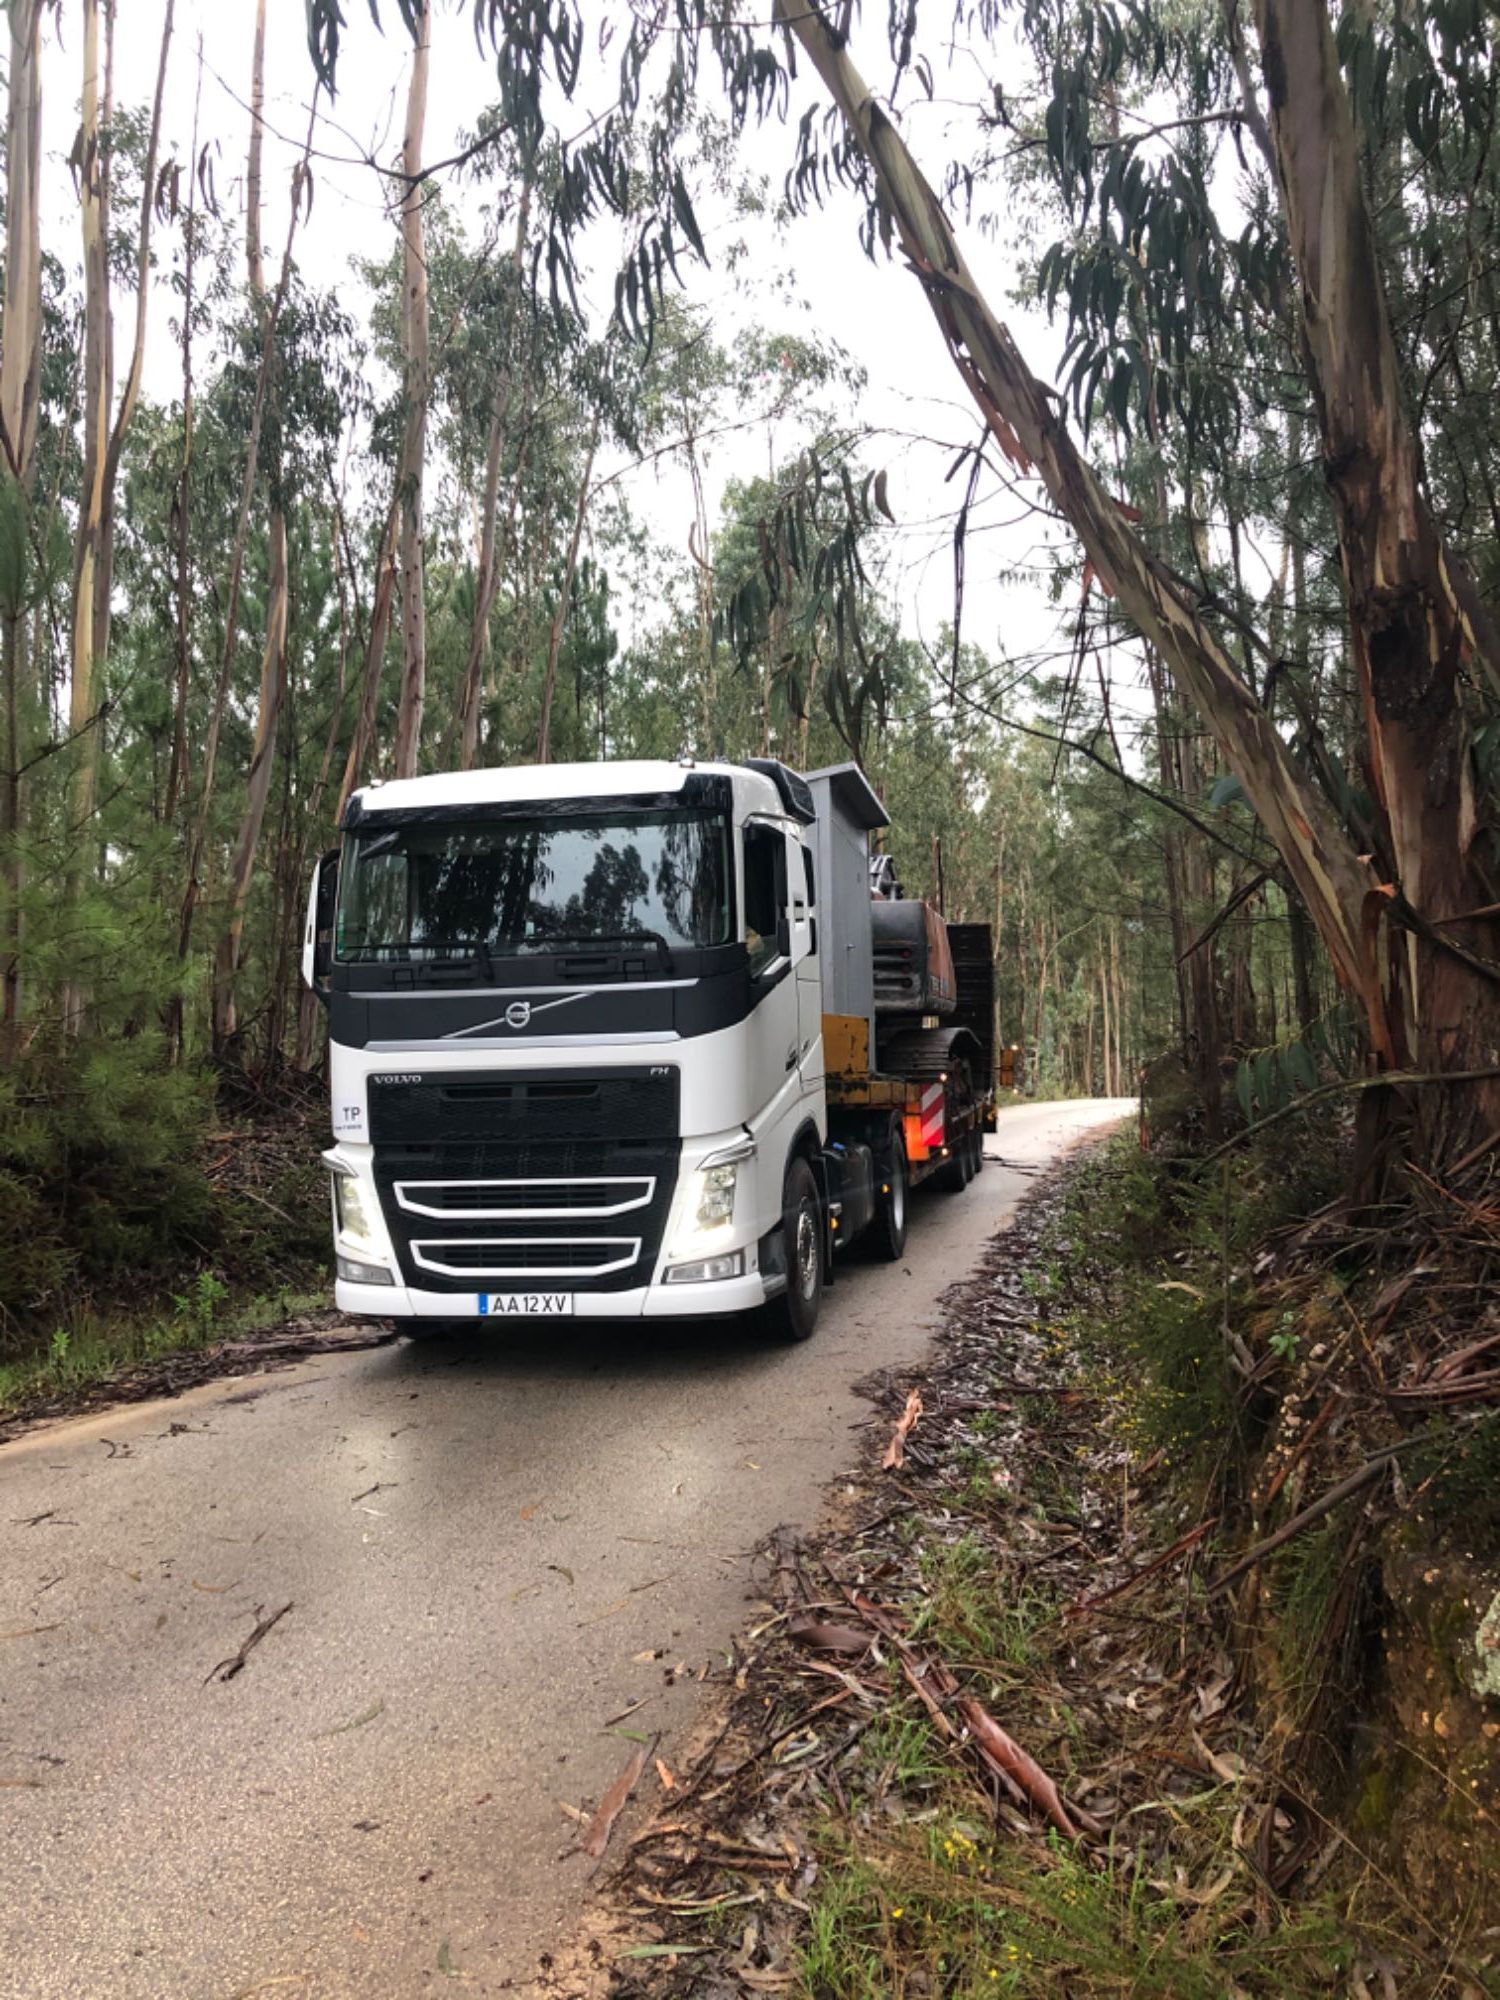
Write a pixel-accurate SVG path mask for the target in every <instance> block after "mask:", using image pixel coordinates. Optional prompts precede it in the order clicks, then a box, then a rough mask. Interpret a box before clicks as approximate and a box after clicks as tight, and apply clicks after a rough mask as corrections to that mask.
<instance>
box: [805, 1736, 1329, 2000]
mask: <svg viewBox="0 0 1500 2000" xmlns="http://www.w3.org/2000/svg"><path fill="white" fill-rule="evenodd" d="M933 1754H934V1758H935V1759H936V1758H937V1757H939V1756H940V1753H939V1752H936V1751H934V1753H933ZM944 1803H945V1805H946V1804H951V1803H952V1802H948V1801H945V1802H944ZM820 1845H821V1846H822V1849H823V1865H822V1875H821V1885H820V1891H819V1894H818V1897H817V1901H816V1904H815V1906H814V1910H813V1916H812V1921H811V1926H810V1931H809V1935H808V1937H807V1939H806V1942H805V1944H804V1947H803V1952H802V1960H801V1967H800V1975H799V1986H800V1990H801V1992H802V1994H803V1995H805V1996H806V2000H871V1996H872V1995H875V1994H880V1995H882V1996H889V2000H907V1996H911V2000H917V1996H919V1995H921V1996H928V1995H932V1994H937V1993H941V1994H943V1995H945V1996H948V2000H980V1996H984V1995H990V1994H1012V1995H1024V1996H1027V2000H1031V1996H1037V2000H1042V1996H1053V1995H1057V1994H1060V1993H1065V1994H1067V1995H1069V1996H1072V2000H1108V1996H1126V1995H1129V1996H1131V2000H1230V1997H1231V1996H1243V1997H1244V2000H1249V1996H1254V1997H1255V2000H1276V1996H1282V1995H1285V1996H1288V2000H1313V1996H1315V1995H1324V1994H1328V1993H1330V1992H1338V1991H1344V1990H1347V1989H1346V1987H1345V1985H1344V1981H1345V1979H1346V1977H1347V1974H1348V1970H1349V1966H1350V1962H1351V1959H1352V1956H1353V1952H1352V1948H1351V1946H1350V1943H1349V1935H1350V1933H1349V1923H1348V1918H1347V1914H1346V1912H1345V1910H1344V1909H1342V1908H1339V1907H1336V1906H1335V1905H1333V1904H1332V1903H1330V1902H1322V1903H1318V1904H1316V1905H1313V1906H1310V1907H1304V1908H1300V1909H1297V1910H1292V1911H1288V1912H1285V1913H1283V1916H1282V1918H1281V1921H1280V1922H1278V1924H1277V1925H1276V1927H1275V1929H1274V1931H1271V1932H1270V1933H1269V1934H1267V1933H1264V1932H1262V1931H1260V1930H1258V1929H1257V1927H1256V1925H1255V1924H1254V1922H1253V1920H1252V1919H1251V1918H1250V1916H1249V1915H1248V1914H1245V1915H1243V1916H1239V1915H1237V1916H1235V1917H1233V1918H1232V1919H1231V1920H1229V1921H1228V1922H1226V1921H1225V1920H1224V1918H1223V1917H1222V1915H1221V1913H1220V1912H1219V1910H1218V1909H1217V1908H1216V1906H1215V1903H1216V1899H1214V1898H1213V1897H1212V1896H1211V1895H1209V1891H1210V1890H1211V1889H1212V1888H1213V1886H1214V1885H1213V1884H1209V1885H1208V1886H1207V1889H1205V1890H1204V1891H1203V1892H1201V1893H1203V1894H1205V1896H1208V1900H1205V1901H1204V1902H1201V1903H1197V1904H1195V1903H1194V1902H1193V1900H1192V1898H1191V1896H1181V1895H1174V1894H1165V1895H1164V1894H1163V1893H1162V1890H1163V1887H1165V1886H1167V1885H1164V1884H1160V1883H1154V1882H1152V1881H1150V1880H1148V1879H1146V1877H1145V1876H1144V1875H1143V1874H1142V1872H1141V1871H1140V1870H1138V1869H1136V1868H1133V1867H1131V1866H1129V1865H1125V1866H1120V1867H1115V1868H1109V1867H1101V1866H1098V1865H1096V1864H1094V1863H1092V1862H1090V1861H1087V1860H1082V1859H1080V1858H1078V1857H1077V1856H1076V1855H1074V1854H1073V1853H1071V1852H1070V1851H1069V1850H1068V1849H1067V1848H1066V1847H1065V1846H1064V1845H1063V1844H1062V1843H1061V1842H1059V1841H1056V1840H1054V1841H1053V1842H1052V1843H1051V1844H1050V1845H1049V1848H1048V1850H1047V1853H1046V1856H1045V1859H1044V1860H1043V1861H1042V1862H1041V1864H1040V1865H1039V1864H1038V1861H1037V1858H1036V1855H1035V1851H1034V1850H1032V1849H1019V1848H1017V1846H1016V1844H1015V1842H1014V1841H1012V1840H1009V1839H1006V1838H1003V1837H1002V1838H1000V1839H996V1838H994V1837H993V1835H992V1834H991V1833H990V1832H989V1831H988V1830H987V1829H986V1828H985V1827H984V1826H983V1825H982V1824H981V1823H980V1822H979V1821H977V1820H976V1819H975V1818H974V1817H973V1815H972V1811H970V1812H967V1813H965V1812H953V1811H950V1810H941V1809H940V1810H938V1811H937V1812H936V1813H935V1814H934V1817H933V1818H932V1820H931V1822H930V1823H929V1824H928V1825H927V1826H926V1827H925V1828H921V1829H917V1828H910V1827H909V1828H906V1829H904V1830H903V1831H902V1832H901V1833H899V1834H897V1835H894V1836H886V1837H881V1836H878V1835H859V1834H856V1833H855V1832H853V1831H852V1828H851V1822H850V1821H848V1820H843V1819H841V1820H839V1821H838V1822H836V1823H833V1822H830V1823H829V1824H828V1825H826V1826H825V1827H824V1828H823V1829H822V1833H821V1841H820ZM1221 1893H1222V1892H1221Z"/></svg>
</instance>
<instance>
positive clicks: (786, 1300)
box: [765, 1160, 823, 1340]
mask: <svg viewBox="0 0 1500 2000" xmlns="http://www.w3.org/2000/svg"><path fill="white" fill-rule="evenodd" d="M781 1241H782V1251H783V1262H784V1264H785V1268H786V1290H785V1291H784V1292H783V1293H782V1294H781V1296H780V1298H777V1299H772V1300H771V1301H770V1303H769V1304H768V1305H767V1306H766V1309H765V1324H766V1330H767V1332H768V1333H770V1334H771V1335H773V1337H774V1338H775V1339H777V1340H808V1339H810V1338H811V1336H812V1332H813V1329H814V1328H815V1327H816V1326H817V1324H818V1311H819V1308H820V1307H821V1306H822V1303H823V1206H822V1203H821V1202H820V1201H819V1199H818V1184H817V1182H816V1181H815V1180H814V1179H813V1170H812V1168H811V1167H810V1166H809V1165H808V1164H807V1162H806V1160H793V1161H792V1164H791V1165H790V1166H789V1167H788V1168H787V1172H786V1182H785V1185H784V1186H783V1188H782V1193H781Z"/></svg>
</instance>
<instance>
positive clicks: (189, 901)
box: [168, 91, 318, 1054]
mask: <svg viewBox="0 0 1500 2000" xmlns="http://www.w3.org/2000/svg"><path fill="white" fill-rule="evenodd" d="M317 113H318V94H317V92H316V91H314V92H313V102H312V108H311V110H310V111H309V113H308V122H307V138H306V141H305V142H304V145H303V149H302V165H301V170H300V171H299V177H298V180H297V182H296V184H295V186H294V191H293V196H292V206H291V214H290V215H289V217H288V218H287V228H286V237H285V240H284V242H283V244H282V251H281V275H280V277H279V278H278V279H277V281H276V291H275V293H274V295H273V296H272V299H271V303H270V307H269V309H268V311H267V312H266V313H265V315H264V319H263V322H262V334H261V348H260V366H259V368H258V369H257V371H256V377H255V395H254V399H253V401H252V403H251V407H250V436H249V439H248V440H247V442H246V446H245V465H244V470H243V472H242V473H241V475H240V496H239V506H238V510H237V512H236V515H235V523H234V542H233V544H232V546H231V549H230V556H229V582H228V587H227V589H226V592H225V603H224V643H223V648H222V650H221V652H220V655H219V672H218V678H217V680H216V682H215V685H214V694H213V704H212V707H211V708H210V710H209V717H208V730H207V733H206V735H205V738H204V745H203V777H202V780H201V783H200V786H199V792H198V809H197V811H196V812H195V814H194V815H193V829H192V834H191V837H190V839H189V842H188V852H187V867H186V879H185V881H184V883H183V891H182V905H181V910H180V913H179V916H178V925H177V956H178V958H179V959H180V960H186V958H187V955H188V953H189V952H190V951H191V949H192V944H193V924H194V919H195V917H196V915H197V909H198V899H199V897H200V895H201V894H202V890H203V867H204V857H205V854H206V852H207V847H208V831H209V824H210V821H211V819H212V816H213V803H214V781H215V778H216V776H217V772H218V761H219V740H220V737H221V736H222V734H223V729H224V716H225V713H226V711H227V709H228V706H229V690H230V683H231V680H232V678H233V673H234V662H235V655H236V653H237V651H238V641H239V607H240V590H241V587H242V585H243V583H244V576H245V544H246V542H247V540H248V539H249V533H250V510H251V506H252V504H253V502H254V499H255V488H256V482H257V480H258V478H259V475H260V440H261V433H262V431H263V430H264V428H265V419H266V402H267V398H268V395H269V392H270V384H271V373H272V369H273V366H274V363H275V358H276V328H277V325H278V324H279V322H280V319H281V313H282V308H283V307H284V306H285V304H286V295H287V290H288V288H289V286H290V284H291V279H292V247H293V245H294V244H295V242H296V240H297V225H298V223H299V222H300V220H301V217H302V199H301V194H302V180H301V174H302V173H305V171H306V166H307V158H308V154H309V152H310V151H311V148H312V138H313V133H314V131H315V130H316V129H317V128H316V119H317ZM272 559H273V565H274V550H273V552H272ZM168 1025H169V1030H170V1033H171V1037H172V1040H173V1042H174V1044H175V1046H176V1049H177V1052H178V1053H179V1054H180V1053H181V1050H182V1045H183V1012H182V996H181V994H180V993H179V994H177V995H175V996H174V998H173V1000H172V1002H171V1004H170V1006H169V1009H168Z"/></svg>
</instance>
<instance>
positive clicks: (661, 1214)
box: [370, 1068, 681, 1292]
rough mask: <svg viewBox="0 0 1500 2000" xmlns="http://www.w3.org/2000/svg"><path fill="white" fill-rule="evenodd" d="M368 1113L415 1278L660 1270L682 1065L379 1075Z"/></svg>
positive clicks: (403, 1259) (612, 1276)
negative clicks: (385, 1078)
mask: <svg viewBox="0 0 1500 2000" xmlns="http://www.w3.org/2000/svg"><path fill="white" fill-rule="evenodd" d="M370 1124H371V1136H372V1137H373V1139H374V1150H375V1161H374V1164H375V1182H376V1187H377V1189H378V1191H379V1194H380V1204H381V1208H382V1210H383V1212H384V1215H385V1219H386V1224H387V1227H388V1228H389V1229H390V1232H391V1238H392V1241H393V1243H394V1245H395V1249H396V1254H397V1258H398V1260H399V1262H400V1265H401V1273H402V1276H403V1278H404V1279H405V1280H406V1282H407V1283H408V1284H411V1285H414V1286H417V1287H418V1288H420V1289H422V1290H424V1291H435V1292H444V1291H448V1292H474V1291H478V1290H491V1289H494V1288H496V1287H497V1286H499V1287H502V1288H503V1286H504V1285H505V1283H506V1281H507V1280H508V1279H511V1278H514V1279H515V1280H516V1281H517V1282H518V1283H519V1282H521V1281H524V1280H535V1279H538V1278H543V1277H545V1278H546V1279H547V1281H548V1283H549V1285H551V1286H552V1288H553V1289H554V1290H561V1291H572V1290H578V1291H625V1290H629V1289H631V1288H632V1287H635V1286H639V1285H644V1284H647V1283H648V1282H649V1281H650V1278H651V1275H652V1273H653V1271H654V1269H655V1265H656V1259H657V1255H658V1252H659V1250H660V1248H661V1239H662V1232H663V1231H664V1229H665V1228H666V1222H667V1213H668V1210H669V1208H670V1206H671V1201H672V1190H673V1188H674V1187H675V1185H676V1182H677V1165H678V1158H679V1155H680V1152H681V1141H680V1139H679V1138H678V1073H677V1071H676V1069H675V1068H665V1069H663V1068H653V1069H651V1070H647V1069H624V1070H609V1071H604V1072H594V1073H592V1074H580V1073H579V1072H577V1071H573V1070H562V1071H559V1070H548V1071H544V1072H529V1073H510V1074H504V1073H501V1074H496V1073H494V1072H478V1071H463V1072H458V1073H455V1072H452V1071H448V1072H440V1073H438V1074H435V1075H428V1076H421V1077H410V1076H403V1077H402V1078H400V1080H399V1081H393V1082H391V1083H389V1084H386V1085H380V1084H379V1082H378V1079H373V1078H372V1080H371V1087H370Z"/></svg>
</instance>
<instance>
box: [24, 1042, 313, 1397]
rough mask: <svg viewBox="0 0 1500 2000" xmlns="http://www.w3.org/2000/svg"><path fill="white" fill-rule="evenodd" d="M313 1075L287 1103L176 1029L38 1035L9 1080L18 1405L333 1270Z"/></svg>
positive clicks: (139, 1358)
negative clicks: (182, 1047)
mask: <svg viewBox="0 0 1500 2000" xmlns="http://www.w3.org/2000/svg"><path fill="white" fill-rule="evenodd" d="M320 1109H321V1105H320V1104H319V1103H318V1102H317V1101H316V1100H314V1098H313V1096H312V1093H311V1090H310V1088H309V1086H308V1085H307V1083H306V1081H305V1080H302V1079H291V1080H289V1081H287V1082H285V1083H284V1084H283V1085H282V1086H281V1087H280V1089H279V1092H278V1093H277V1094H276V1095H275V1096H274V1098H267V1097H265V1096H262V1097H260V1098H254V1097H252V1096H251V1095H250V1094H249V1092H248V1089H247V1086H246V1084H245V1080H244V1079H242V1078H239V1077H236V1076H230V1075H228V1074H226V1075H225V1076H224V1077H218V1076H216V1075H214V1074H213V1073H212V1072H211V1071H210V1070H209V1069H207V1068H206V1067H204V1066H203V1065H201V1064H200V1065H194V1064H192V1063H185V1064H181V1065H173V1064H172V1063H171V1062H169V1061H168V1059H167V1054H166V1050H165V1048H164V1046H163V1043H162V1038H161V1036H160V1035H159V1034H158V1033H155V1032H147V1031H145V1030H142V1031H141V1032H139V1033H138V1034H135V1035H133V1036H131V1037H129V1038H127V1039H123V1040H122V1039H110V1040H104V1039H102V1038H98V1037H94V1038H90V1037H83V1038H80V1039H79V1040H78V1041H76V1042H74V1043H70V1044H66V1045H62V1046H43V1045H41V1044H38V1045H36V1046H34V1047H32V1048H30V1049H28V1050H27V1051H25V1052H24V1053H23V1054H22V1055H21V1056H20V1057H18V1059H17V1060H16V1062H15V1063H14V1064H13V1066H11V1067H10V1068H9V1069H8V1070H7V1071H6V1072H5V1074H4V1076H3V1077H0V1407H3V1408H11V1409H13V1408H16V1407H18V1406H19V1405H21V1404H23V1403H27V1402H31V1401H36V1400H39V1399H41V1400H44V1399H48V1398H54V1399H55V1398H56V1397H58V1396H60V1395H66V1394H67V1393H69V1392H70V1391H73V1390H77V1389H82V1388H84V1387H86V1386H87V1385H89V1384H92V1383H95V1382H97V1381H99V1380H100V1379H101V1378H103V1377H105V1376H107V1375H109V1374H110V1373H111V1372H112V1371H114V1370H116V1369H120V1368H124V1367H129V1366H133V1365H136V1364H138V1363H141V1362H144V1361H151V1360H155V1359H158V1358H160V1357H162V1356H164V1355H166V1354H170V1353H176V1352H189V1351H191V1350H193V1349H195V1348H199V1347H202V1346H204V1345H205V1344H207V1343H208V1342H209V1341H210V1340H212V1339H214V1338H218V1337H224V1336H227V1335H230V1334H233V1333H236V1332H239V1331H242V1330H253V1329H254V1328H255V1327H257V1326H261V1325H265V1324H269V1323H272V1322H273V1321H274V1319H275V1318H276V1317H277V1316H278V1315H280V1316H284V1314H285V1311H286V1302H287V1300H288V1299H291V1298H296V1299H302V1298H305V1297H306V1296H307V1295H308V1294H310V1293H311V1292H312V1291H313V1289H314V1288H315V1287H316V1286H317V1285H318V1284H319V1283H320V1282H322V1281H323V1279H324V1275H325V1272H326V1268H327V1262H328V1207H327V1192H326V1185H325V1177H324V1174H323V1170H322V1168H321V1165H320V1162H319V1159H318V1140H317V1129H316V1124H315V1120H316V1119H317V1116H318V1112H319V1111H320Z"/></svg>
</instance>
